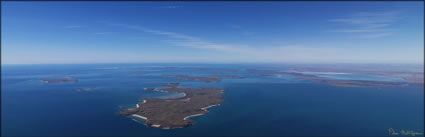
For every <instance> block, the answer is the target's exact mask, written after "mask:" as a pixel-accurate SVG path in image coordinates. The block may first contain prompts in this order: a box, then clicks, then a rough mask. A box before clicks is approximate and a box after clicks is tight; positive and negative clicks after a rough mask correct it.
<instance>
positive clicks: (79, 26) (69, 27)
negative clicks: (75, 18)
mask: <svg viewBox="0 0 425 137" xmlns="http://www.w3.org/2000/svg"><path fill="white" fill-rule="evenodd" d="M84 27H87V26H81V25H70V26H65V27H64V28H66V29H75V28H84Z"/></svg>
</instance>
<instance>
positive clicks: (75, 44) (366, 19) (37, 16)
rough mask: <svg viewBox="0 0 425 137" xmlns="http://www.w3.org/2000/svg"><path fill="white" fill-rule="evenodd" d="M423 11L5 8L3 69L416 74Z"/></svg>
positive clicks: (350, 5)
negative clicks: (388, 69) (231, 67)
mask: <svg viewBox="0 0 425 137" xmlns="http://www.w3.org/2000/svg"><path fill="white" fill-rule="evenodd" d="M335 11H338V12H335ZM423 11H424V7H423V2H385V3H383V2H225V3H224V2H161V3H157V2H2V59H1V60H2V65H3V64H92V63H95V64H98V63H213V64H216V63H249V64H252V63H271V64H282V63H283V64H285V63H288V64H293V63H295V64H331V63H349V64H350V63H354V64H422V65H423V63H424V52H423V51H424V47H423V45H424V39H423V37H424V32H423V30H424V28H423V25H424V22H423V20H424V14H423Z"/></svg>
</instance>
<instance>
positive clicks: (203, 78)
mask: <svg viewBox="0 0 425 137" xmlns="http://www.w3.org/2000/svg"><path fill="white" fill-rule="evenodd" d="M163 76H164V77H172V78H176V79H182V80H197V81H202V82H220V81H221V79H222V78H238V79H239V78H242V77H241V76H238V75H209V76H188V75H163Z"/></svg>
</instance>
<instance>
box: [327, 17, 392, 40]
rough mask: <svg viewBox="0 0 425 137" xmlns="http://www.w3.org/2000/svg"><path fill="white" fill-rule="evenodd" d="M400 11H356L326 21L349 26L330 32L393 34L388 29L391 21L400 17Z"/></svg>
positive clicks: (364, 35)
mask: <svg viewBox="0 0 425 137" xmlns="http://www.w3.org/2000/svg"><path fill="white" fill-rule="evenodd" d="M399 15H400V12H398V11H387V12H357V13H354V14H351V15H348V16H345V17H341V18H336V19H330V20H328V21H330V22H335V23H341V24H345V25H347V27H349V28H345V29H337V30H331V31H330V32H341V33H351V34H353V33H356V34H357V35H358V36H359V37H361V38H378V37H384V36H389V35H392V34H394V30H393V29H389V27H390V26H391V24H392V23H394V22H395V21H397V20H399V19H400V16H399Z"/></svg>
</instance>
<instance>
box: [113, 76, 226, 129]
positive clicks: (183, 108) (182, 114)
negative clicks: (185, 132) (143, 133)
mask: <svg viewBox="0 0 425 137" xmlns="http://www.w3.org/2000/svg"><path fill="white" fill-rule="evenodd" d="M178 85H179V83H169V84H167V85H165V88H160V89H157V90H159V91H162V92H174V93H183V94H185V96H184V97H180V98H173V99H160V98H144V99H141V100H142V101H143V103H138V104H136V106H137V107H136V108H131V109H126V110H123V111H121V112H120V115H123V116H134V117H138V118H142V119H144V120H145V124H146V125H147V126H148V127H157V128H162V129H172V128H183V127H188V126H191V125H193V124H195V122H194V121H192V120H189V118H190V117H194V116H199V115H203V114H205V113H208V111H207V109H208V108H210V107H213V106H217V105H219V104H220V103H222V102H223V99H222V98H221V94H222V93H223V92H224V89H221V88H208V87H203V88H199V89H195V88H178Z"/></svg>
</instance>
